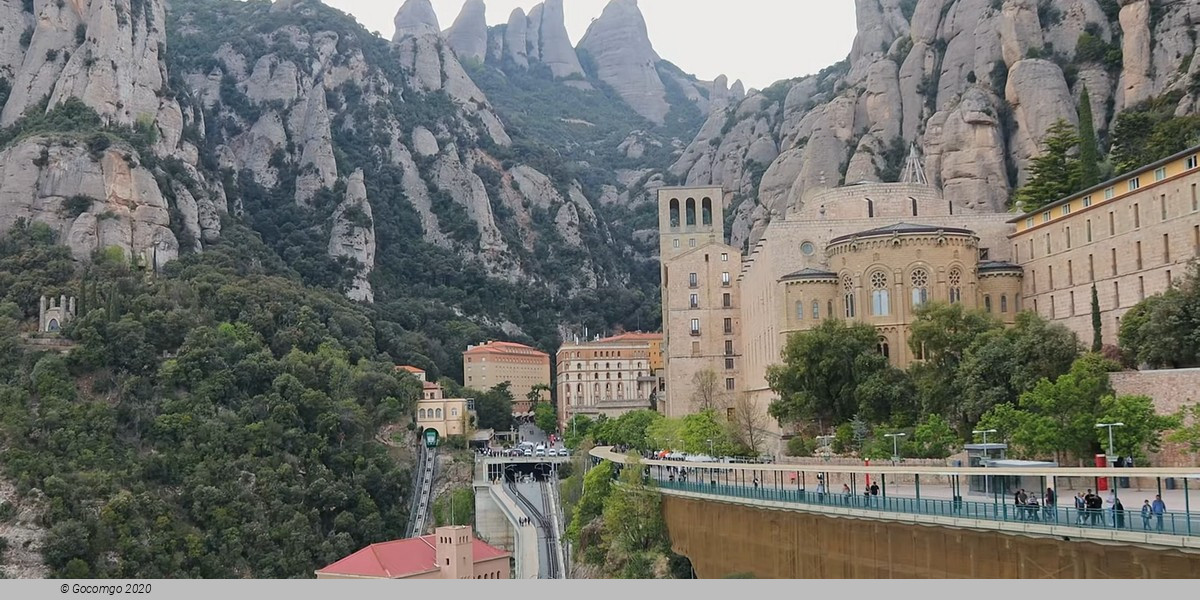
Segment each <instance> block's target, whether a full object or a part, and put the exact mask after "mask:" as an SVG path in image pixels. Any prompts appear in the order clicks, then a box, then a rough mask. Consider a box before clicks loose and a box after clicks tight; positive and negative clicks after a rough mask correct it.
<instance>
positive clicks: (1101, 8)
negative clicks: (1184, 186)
mask: <svg viewBox="0 0 1200 600" xmlns="http://www.w3.org/2000/svg"><path fill="white" fill-rule="evenodd" d="M855 6H856V9H857V19H858V35H857V37H856V39H855V42H854V46H853V50H852V51H851V54H850V56H849V57H848V58H847V59H846V61H845V62H843V63H839V64H838V65H834V66H832V67H830V68H829V69H826V70H825V71H822V72H821V73H818V74H816V75H811V76H807V77H801V78H798V79H793V80H788V81H783V82H779V83H777V84H775V85H773V86H771V87H769V88H767V89H764V90H761V91H757V92H754V93H752V94H750V95H749V96H748V97H747V98H746V99H745V100H743V101H741V102H739V103H736V104H734V105H731V106H730V107H729V108H728V109H727V110H725V111H716V112H713V113H712V114H710V116H709V118H708V121H707V122H706V123H705V124H704V126H703V127H702V128H701V131H700V133H699V134H698V135H697V137H696V138H695V139H694V140H693V141H692V143H691V144H690V145H689V147H688V148H687V149H686V150H685V151H684V153H683V154H682V156H681V157H680V158H679V160H677V161H676V162H675V163H674V164H673V165H672V166H671V167H670V172H671V173H672V174H673V175H675V176H677V177H680V178H683V179H684V180H685V181H686V182H687V183H689V184H720V185H724V186H725V187H726V188H727V189H729V190H732V191H733V192H734V194H735V196H736V202H737V203H738V208H737V212H736V216H735V218H734V220H733V231H732V237H733V243H735V244H747V243H749V245H751V246H753V245H754V243H755V242H756V240H757V238H758V236H759V235H760V234H761V232H762V230H763V229H764V228H765V227H766V225H767V223H769V222H770V220H771V219H773V218H779V217H781V216H783V215H786V214H787V213H788V212H789V211H795V210H797V209H799V208H800V207H801V206H803V204H804V202H805V201H806V199H807V198H809V197H811V195H812V194H813V193H815V192H817V191H819V190H822V189H827V188H830V187H834V186H837V185H839V184H842V183H854V182H858V181H880V180H894V179H895V178H896V177H897V175H898V174H899V169H900V167H901V165H902V164H903V162H904V159H905V157H906V155H907V151H908V148H909V147H910V145H911V144H913V143H915V144H916V145H917V147H918V148H920V149H921V151H922V152H923V155H924V159H925V162H926V170H927V174H928V176H929V178H930V179H932V180H934V181H935V182H936V183H938V184H940V185H942V186H943V187H944V188H945V193H946V195H947V197H948V198H951V199H953V200H954V201H955V202H957V203H958V204H960V205H961V206H962V207H964V208H965V209H970V210H980V211H1001V210H1005V209H1006V206H1007V202H1008V199H1009V197H1010V194H1011V192H1012V190H1013V189H1014V188H1015V187H1017V186H1019V185H1021V184H1023V183H1024V182H1025V180H1026V178H1027V176H1028V169H1027V167H1028V166H1029V163H1030V160H1031V159H1032V158H1033V157H1035V156H1037V155H1038V154H1039V153H1040V151H1041V141H1042V138H1043V136H1044V133H1045V131H1046V130H1047V129H1048V128H1049V126H1050V125H1052V124H1053V123H1055V122H1056V121H1058V120H1060V119H1061V120H1065V121H1067V122H1069V123H1072V124H1077V123H1078V119H1079V116H1078V114H1079V111H1078V100H1079V97H1080V94H1081V92H1082V90H1083V89H1084V88H1085V87H1086V88H1087V90H1088V91H1089V93H1090V98H1091V103H1092V107H1091V108H1092V114H1093V119H1094V126H1095V127H1096V129H1097V130H1098V131H1099V132H1100V134H1101V137H1102V138H1103V139H1107V138H1108V134H1109V132H1110V131H1111V129H1112V128H1113V125H1114V124H1115V122H1116V119H1117V118H1118V116H1119V115H1120V114H1121V113H1122V111H1126V110H1128V109H1131V108H1133V107H1135V106H1137V105H1138V104H1139V103H1142V102H1145V101H1147V100H1150V99H1152V98H1158V97H1162V96H1164V95H1166V94H1174V96H1172V101H1173V102H1174V103H1175V106H1176V109H1177V113H1178V114H1180V115H1185V114H1192V113H1194V111H1195V110H1196V108H1197V107H1196V102H1197V100H1196V96H1197V92H1198V91H1200V86H1198V85H1197V73H1198V71H1197V68H1198V65H1200V61H1197V60H1194V58H1195V54H1196V52H1197V45H1196V38H1195V31H1196V26H1197V22H1198V21H1200V4H1197V3H1196V2H1194V1H1190V0H1161V1H1160V0H1153V1H1151V0H1120V1H1119V2H1118V1H1117V0H1041V1H1039V0H857V1H856V3H855Z"/></svg>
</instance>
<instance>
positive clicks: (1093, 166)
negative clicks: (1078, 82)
mask: <svg viewBox="0 0 1200 600" xmlns="http://www.w3.org/2000/svg"><path fill="white" fill-rule="evenodd" d="M1098 183H1100V144H1099V142H1098V141H1097V139H1096V125H1095V122H1094V119H1093V116H1092V97H1091V95H1090V94H1088V89H1087V86H1086V85H1085V86H1083V91H1081V92H1080V93H1079V187H1080V188H1089V187H1092V186H1094V185H1096V184H1098Z"/></svg>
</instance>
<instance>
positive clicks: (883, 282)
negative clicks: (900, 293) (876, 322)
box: [871, 271, 892, 317]
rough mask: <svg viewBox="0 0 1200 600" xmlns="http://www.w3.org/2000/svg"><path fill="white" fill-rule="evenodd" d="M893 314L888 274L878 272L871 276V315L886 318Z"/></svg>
mask: <svg viewBox="0 0 1200 600" xmlns="http://www.w3.org/2000/svg"><path fill="white" fill-rule="evenodd" d="M891 312H892V299H891V295H890V293H889V292H888V278H887V273H884V272H883V271H876V272H874V273H872V274H871V314H872V315H875V316H876V317H886V316H888V315H889V314H891Z"/></svg>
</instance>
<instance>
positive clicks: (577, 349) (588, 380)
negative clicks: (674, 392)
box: [556, 333, 662, 430]
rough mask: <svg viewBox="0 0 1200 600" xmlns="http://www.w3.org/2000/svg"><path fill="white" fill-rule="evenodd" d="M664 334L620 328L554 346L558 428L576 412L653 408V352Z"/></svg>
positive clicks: (655, 383) (610, 413) (656, 384)
mask: <svg viewBox="0 0 1200 600" xmlns="http://www.w3.org/2000/svg"><path fill="white" fill-rule="evenodd" d="M661 345H662V334H659V333H624V334H620V335H616V336H612V337H608V338H604V339H596V340H593V341H591V342H583V341H574V342H571V343H567V344H563V345H562V347H561V348H559V350H558V356H557V369H556V371H557V373H558V383H557V386H558V398H559V405H560V406H562V407H563V409H562V410H559V411H558V418H559V426H560V429H561V430H565V429H564V427H565V425H566V423H567V422H568V421H570V420H571V418H572V417H574V416H575V415H583V416H586V417H589V418H591V419H596V418H598V417H600V416H601V415H604V416H606V417H609V418H617V417H620V416H621V415H623V414H625V413H627V412H630V411H634V410H643V409H648V408H650V407H651V405H652V402H653V400H654V398H655V397H656V395H657V392H658V388H659V371H658V369H656V368H655V363H656V362H659V363H661V360H656V354H661Z"/></svg>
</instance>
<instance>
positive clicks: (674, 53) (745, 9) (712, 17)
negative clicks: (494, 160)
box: [324, 0, 855, 88]
mask: <svg viewBox="0 0 1200 600" xmlns="http://www.w3.org/2000/svg"><path fill="white" fill-rule="evenodd" d="M324 2H325V3H326V4H328V5H330V6H334V7H337V8H339V9H341V10H344V11H346V12H349V13H350V14H353V15H354V16H355V17H357V18H358V21H359V22H360V23H362V24H363V25H364V26H366V28H367V29H368V30H370V31H377V32H379V33H380V34H382V35H383V36H384V37H387V38H389V39H390V38H391V37H392V31H393V29H394V27H393V25H392V19H393V17H394V16H395V15H396V11H397V10H398V9H399V8H400V5H401V4H403V0H324ZM432 2H433V6H434V9H435V10H436V11H437V14H438V20H439V21H440V24H441V26H442V29H446V28H447V27H449V26H450V24H451V23H453V22H454V19H455V17H457V16H458V13H459V10H460V9H461V8H462V0H432ZM485 2H486V3H487V18H488V23H489V24H492V25H495V24H500V23H506V22H508V15H509V14H510V13H511V12H512V10H513V9H514V8H516V7H518V6H519V7H521V8H524V9H525V10H526V11H527V12H528V10H529V9H530V8H532V7H533V6H534V5H536V4H538V0H485ZM607 2H608V0H565V2H564V8H565V12H566V20H567V32H568V34H569V35H570V36H571V41H572V42H576V43H577V42H578V41H579V38H581V37H583V34H584V32H585V31H587V28H588V25H589V24H590V23H591V22H592V19H594V18H596V17H599V16H600V13H601V12H603V10H604V5H605V4H607ZM638 5H639V6H640V7H641V9H642V13H643V14H644V15H645V17H646V25H647V27H648V28H649V30H650V40H651V41H652V42H653V43H654V49H655V50H657V51H658V54H659V55H660V56H662V57H663V58H664V59H666V60H669V61H671V62H673V63H675V64H676V65H679V67H680V68H682V69H683V70H684V71H687V72H688V73H692V74H695V75H696V76H698V77H700V78H701V79H713V78H714V77H716V76H717V75H721V74H725V75H727V76H728V77H729V80H730V82H731V83H732V82H733V81H734V80H735V79H741V80H742V81H743V82H744V83H745V84H746V87H747V88H751V87H755V88H764V87H766V86H768V85H770V84H772V83H774V82H775V81H778V80H780V79H787V78H790V77H798V76H800V75H807V74H810V73H815V72H817V71H819V70H821V69H823V68H825V67H827V66H829V65H831V64H833V63H835V62H838V61H840V60H842V59H844V58H846V56H847V55H848V54H849V53H850V45H851V43H853V41H854V29H855V27H854V2H852V1H851V0H640V1H639V2H638Z"/></svg>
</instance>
